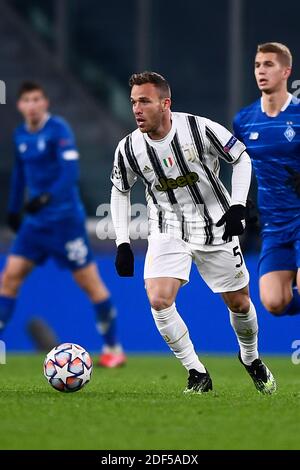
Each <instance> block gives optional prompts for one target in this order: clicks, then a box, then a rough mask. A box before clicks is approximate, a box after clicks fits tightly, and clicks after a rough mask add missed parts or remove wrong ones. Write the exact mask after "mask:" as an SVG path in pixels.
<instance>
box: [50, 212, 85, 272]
mask: <svg viewBox="0 0 300 470" xmlns="http://www.w3.org/2000/svg"><path fill="white" fill-rule="evenodd" d="M52 229H53V231H52V237H51V239H49V242H48V243H49V252H50V253H51V256H52V257H53V258H54V260H55V261H56V263H57V264H58V265H59V266H61V267H63V268H67V269H70V270H71V271H76V270H78V269H80V268H84V267H86V266H88V265H89V264H90V263H91V262H92V261H93V260H94V257H93V254H92V250H91V246H90V242H89V239H88V236H87V233H86V229H85V225H84V223H83V222H81V221H77V220H69V219H67V220H64V221H62V222H61V223H59V224H56V225H54V226H53V228H52Z"/></svg>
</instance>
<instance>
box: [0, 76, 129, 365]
mask: <svg viewBox="0 0 300 470" xmlns="http://www.w3.org/2000/svg"><path fill="white" fill-rule="evenodd" d="M17 107H18V110H19V112H20V113H21V114H22V116H23V118H24V123H23V124H21V125H20V126H19V127H18V128H17V129H16V131H15V133H14V147H15V164H14V170H13V175H12V181H11V191H10V199H9V209H8V224H9V226H10V228H11V229H12V230H14V231H15V232H16V233H17V235H16V238H15V240H14V242H13V245H12V248H11V251H10V254H9V256H8V258H7V262H6V266H5V268H4V271H3V273H2V282H1V286H0V331H2V330H3V329H4V328H5V327H6V325H7V323H8V321H9V319H10V318H11V316H12V314H13V311H14V307H15V303H16V298H17V296H18V292H19V289H20V287H21V285H22V283H23V281H24V279H25V278H26V276H27V275H28V274H29V273H30V272H31V271H32V269H33V268H34V267H35V266H36V265H41V264H43V263H44V262H45V261H46V260H47V259H48V258H49V257H52V258H54V260H55V261H56V262H57V264H58V265H59V266H61V267H63V268H67V269H69V270H70V271H71V272H72V275H73V278H74V280H75V281H76V283H77V284H78V285H79V286H80V287H81V288H82V289H83V290H84V291H85V292H86V293H87V295H88V297H89V299H90V301H91V303H92V304H93V307H94V310H95V314H96V323H97V328H98V330H99V332H101V334H102V337H103V343H104V345H103V351H102V354H101V355H100V357H99V364H100V365H102V366H104V367H116V366H119V365H122V364H124V363H125V361H126V358H125V355H124V353H123V351H122V347H121V345H120V343H119V342H118V340H117V337H116V309H115V307H114V305H113V302H112V300H111V296H110V293H109V291H108V290H107V288H106V286H105V285H104V283H103V281H102V280H101V278H100V276H99V272H98V269H97V266H96V263H95V262H94V259H93V254H92V252H91V248H90V243H89V240H88V237H87V233H86V230H85V211H84V207H83V205H82V202H81V199H80V195H79V191H78V179H79V164H78V158H79V154H78V150H77V148H76V144H75V140H74V135H73V132H72V130H71V129H70V127H69V125H68V124H67V123H66V122H65V121H64V120H63V119H62V118H61V117H58V116H52V115H51V114H49V113H48V107H49V101H48V99H47V96H46V93H45V91H44V89H43V87H42V86H41V85H39V84H38V83H34V82H24V83H23V84H22V85H21V87H20V90H19V95H18V103H17ZM25 189H26V191H27V197H28V199H27V202H26V203H25V206H24V207H23V204H24V192H25ZM23 209H24V211H25V213H26V216H25V218H24V220H22V211H23Z"/></svg>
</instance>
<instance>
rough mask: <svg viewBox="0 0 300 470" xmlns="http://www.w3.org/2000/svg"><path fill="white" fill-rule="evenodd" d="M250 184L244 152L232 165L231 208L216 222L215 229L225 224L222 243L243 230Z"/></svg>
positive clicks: (249, 169) (248, 158)
mask: <svg viewBox="0 0 300 470" xmlns="http://www.w3.org/2000/svg"><path fill="white" fill-rule="evenodd" d="M250 183H251V160H250V157H249V155H248V154H247V153H246V152H243V153H242V155H241V156H240V158H239V159H238V160H237V161H236V162H235V163H233V170H232V179H231V186H232V194H231V206H230V208H229V209H228V211H227V212H225V214H224V215H223V216H222V217H221V219H220V220H219V221H218V222H217V224H216V225H217V227H220V226H221V225H223V224H225V231H224V234H223V236H222V238H223V240H224V241H227V240H228V239H230V237H233V236H235V235H242V233H243V232H244V230H245V217H246V201H247V196H248V192H249V187H250Z"/></svg>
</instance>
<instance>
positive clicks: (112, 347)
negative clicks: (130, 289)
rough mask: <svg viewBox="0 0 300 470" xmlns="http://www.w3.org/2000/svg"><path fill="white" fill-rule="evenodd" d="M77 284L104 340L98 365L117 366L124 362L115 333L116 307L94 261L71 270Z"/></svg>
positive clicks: (124, 358) (123, 355)
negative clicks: (88, 303) (94, 315)
mask: <svg viewBox="0 0 300 470" xmlns="http://www.w3.org/2000/svg"><path fill="white" fill-rule="evenodd" d="M73 276H74V279H75V281H76V282H77V283H78V285H79V286H80V287H81V288H82V289H83V290H84V291H85V292H86V293H87V295H88V297H89V299H90V301H91V302H92V304H93V306H94V310H95V313H96V323H97V329H98V331H99V332H100V333H101V335H102V337H103V341H104V347H103V353H102V354H101V356H100V358H99V365H101V366H103V367H118V366H121V365H123V364H125V362H126V356H125V354H124V352H123V350H122V346H121V345H120V343H119V341H118V338H117V334H116V308H115V306H114V304H113V302H112V300H111V296H110V292H109V291H108V289H107V288H106V286H105V284H104V283H103V281H102V279H101V277H100V275H99V271H98V268H97V266H96V264H95V263H90V264H88V265H87V266H85V267H84V268H80V269H77V270H75V271H73Z"/></svg>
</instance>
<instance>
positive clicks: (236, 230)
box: [216, 204, 246, 241]
mask: <svg viewBox="0 0 300 470" xmlns="http://www.w3.org/2000/svg"><path fill="white" fill-rule="evenodd" d="M245 216H246V207H245V206H242V204H235V205H233V206H231V207H229V209H228V211H227V212H225V214H224V215H223V217H221V219H220V220H219V221H218V222H217V223H216V226H217V227H221V225H224V224H225V231H224V234H223V236H222V239H223V240H224V241H228V239H229V238H230V237H233V236H234V235H242V233H243V232H244V230H245V225H246V224H245Z"/></svg>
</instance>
